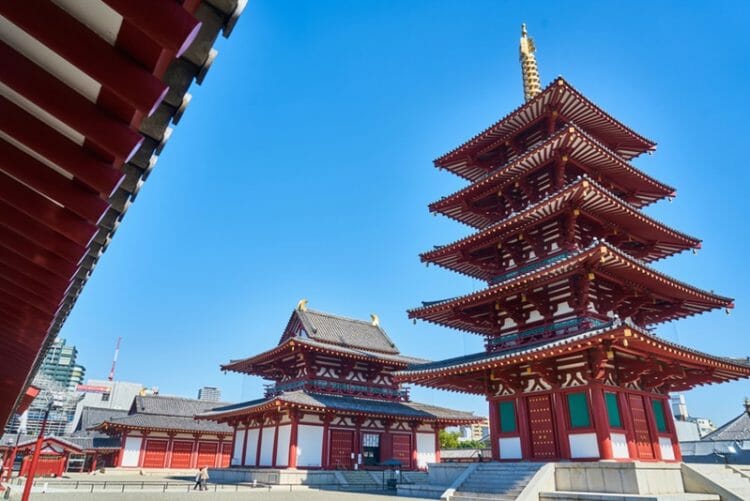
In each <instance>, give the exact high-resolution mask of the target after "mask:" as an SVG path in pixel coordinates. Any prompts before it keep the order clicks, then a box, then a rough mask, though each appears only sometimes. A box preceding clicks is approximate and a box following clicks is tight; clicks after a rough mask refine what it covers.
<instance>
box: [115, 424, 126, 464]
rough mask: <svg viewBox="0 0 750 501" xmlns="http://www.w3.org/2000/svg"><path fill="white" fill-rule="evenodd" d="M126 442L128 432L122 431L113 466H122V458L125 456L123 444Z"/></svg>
mask: <svg viewBox="0 0 750 501" xmlns="http://www.w3.org/2000/svg"><path fill="white" fill-rule="evenodd" d="M127 440H128V432H127V431H123V432H122V437H121V438H120V450H119V452H118V453H117V459H116V460H115V466H118V467H119V466H122V456H123V454H125V442H126V441H127Z"/></svg>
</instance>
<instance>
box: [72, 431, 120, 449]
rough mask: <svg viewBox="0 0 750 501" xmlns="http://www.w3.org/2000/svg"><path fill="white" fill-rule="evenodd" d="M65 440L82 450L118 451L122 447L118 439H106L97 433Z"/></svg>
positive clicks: (106, 437)
mask: <svg viewBox="0 0 750 501" xmlns="http://www.w3.org/2000/svg"><path fill="white" fill-rule="evenodd" d="M65 440H67V441H68V442H70V443H73V444H76V445H77V446H78V447H80V448H81V449H84V450H92V449H119V448H120V447H121V446H122V442H121V441H120V439H119V438H116V437H108V436H106V435H101V434H99V433H96V434H93V435H89V436H70V437H67V436H66V437H65Z"/></svg>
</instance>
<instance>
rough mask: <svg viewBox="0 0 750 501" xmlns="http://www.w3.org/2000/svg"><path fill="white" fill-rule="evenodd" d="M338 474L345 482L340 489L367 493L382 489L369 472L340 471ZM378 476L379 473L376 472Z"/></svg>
mask: <svg viewBox="0 0 750 501" xmlns="http://www.w3.org/2000/svg"><path fill="white" fill-rule="evenodd" d="M339 473H340V474H341V476H342V477H343V478H344V480H345V481H346V485H342V486H341V488H342V489H346V490H353V491H360V490H361V491H369V490H374V489H382V488H383V486H382V485H381V484H380V482H378V481H377V480H375V476H374V475H372V474H371V473H370V472H369V471H365V470H340V471H339ZM377 474H380V472H377Z"/></svg>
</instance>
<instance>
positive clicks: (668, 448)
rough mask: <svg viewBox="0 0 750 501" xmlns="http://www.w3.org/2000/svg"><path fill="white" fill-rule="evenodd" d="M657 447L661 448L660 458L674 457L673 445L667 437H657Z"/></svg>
mask: <svg viewBox="0 0 750 501" xmlns="http://www.w3.org/2000/svg"><path fill="white" fill-rule="evenodd" d="M659 448H660V449H661V458H662V459H664V460H665V461H669V460H673V459H674V447H672V441H671V440H670V439H668V438H664V437H659Z"/></svg>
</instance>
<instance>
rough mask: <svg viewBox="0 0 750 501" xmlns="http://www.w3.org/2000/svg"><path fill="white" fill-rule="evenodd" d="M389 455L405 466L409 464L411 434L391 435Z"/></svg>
mask: <svg viewBox="0 0 750 501" xmlns="http://www.w3.org/2000/svg"><path fill="white" fill-rule="evenodd" d="M391 438H392V441H391V443H392V447H391V456H393V459H395V460H397V461H401V464H402V465H404V466H405V467H407V468H408V467H409V465H410V464H411V435H402V434H396V435H391Z"/></svg>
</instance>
